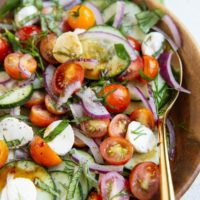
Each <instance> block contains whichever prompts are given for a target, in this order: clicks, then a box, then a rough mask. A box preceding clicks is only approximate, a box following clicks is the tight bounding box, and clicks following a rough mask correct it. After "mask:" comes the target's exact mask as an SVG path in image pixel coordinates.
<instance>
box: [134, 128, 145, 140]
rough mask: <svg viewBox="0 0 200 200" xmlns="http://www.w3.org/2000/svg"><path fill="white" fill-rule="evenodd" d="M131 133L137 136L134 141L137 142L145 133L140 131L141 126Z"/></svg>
mask: <svg viewBox="0 0 200 200" xmlns="http://www.w3.org/2000/svg"><path fill="white" fill-rule="evenodd" d="M131 133H132V134H135V135H137V137H136V138H135V139H134V140H137V139H138V138H139V137H141V136H142V135H146V133H144V132H143V130H142V125H139V126H138V127H137V128H136V129H135V130H132V131H131Z"/></svg>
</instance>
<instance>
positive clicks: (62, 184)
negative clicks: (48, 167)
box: [51, 171, 82, 200]
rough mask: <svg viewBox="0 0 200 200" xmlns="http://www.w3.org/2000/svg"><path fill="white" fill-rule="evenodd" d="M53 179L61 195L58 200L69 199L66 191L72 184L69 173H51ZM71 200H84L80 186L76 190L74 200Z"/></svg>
mask: <svg viewBox="0 0 200 200" xmlns="http://www.w3.org/2000/svg"><path fill="white" fill-rule="evenodd" d="M51 177H52V179H53V181H54V183H55V185H56V189H57V191H58V193H59V196H58V197H57V198H56V200H65V199H67V192H66V190H67V187H68V186H69V184H70V181H71V177H70V176H69V175H68V174H67V173H65V172H60V171H55V172H51ZM70 200H82V192H81V187H80V185H78V187H77V188H76V189H75V193H74V198H73V199H70Z"/></svg>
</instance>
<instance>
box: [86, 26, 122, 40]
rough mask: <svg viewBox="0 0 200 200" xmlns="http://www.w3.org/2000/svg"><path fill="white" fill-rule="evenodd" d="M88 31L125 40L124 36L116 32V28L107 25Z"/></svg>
mask: <svg viewBox="0 0 200 200" xmlns="http://www.w3.org/2000/svg"><path fill="white" fill-rule="evenodd" d="M88 31H90V32H104V33H111V34H113V35H116V36H118V37H121V38H123V39H126V38H125V36H124V35H123V34H122V33H121V32H120V31H119V30H117V29H116V28H113V27H111V26H107V25H99V26H94V27H92V28H90V29H89V30H88Z"/></svg>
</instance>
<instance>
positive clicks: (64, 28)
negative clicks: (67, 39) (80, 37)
mask: <svg viewBox="0 0 200 200" xmlns="http://www.w3.org/2000/svg"><path fill="white" fill-rule="evenodd" d="M62 31H63V32H69V31H73V29H72V28H71V27H70V25H69V23H68V21H67V20H64V21H63V24H62Z"/></svg>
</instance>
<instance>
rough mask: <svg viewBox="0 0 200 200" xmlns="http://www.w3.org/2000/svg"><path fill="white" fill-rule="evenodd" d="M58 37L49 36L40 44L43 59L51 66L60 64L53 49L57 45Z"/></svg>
mask: <svg viewBox="0 0 200 200" xmlns="http://www.w3.org/2000/svg"><path fill="white" fill-rule="evenodd" d="M56 39H57V36H56V35H55V34H54V33H50V34H48V35H47V36H46V37H45V38H43V39H42V40H41V42H40V53H41V55H42V57H43V58H44V59H45V60H46V61H47V62H48V63H51V64H58V61H57V60H56V59H55V58H54V56H53V47H54V45H55V43H56Z"/></svg>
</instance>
